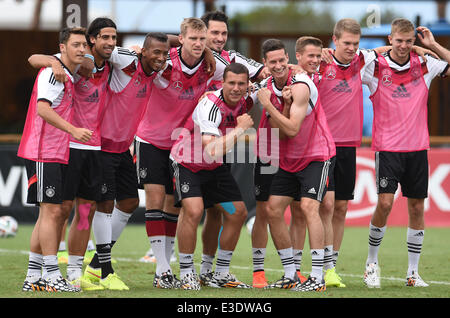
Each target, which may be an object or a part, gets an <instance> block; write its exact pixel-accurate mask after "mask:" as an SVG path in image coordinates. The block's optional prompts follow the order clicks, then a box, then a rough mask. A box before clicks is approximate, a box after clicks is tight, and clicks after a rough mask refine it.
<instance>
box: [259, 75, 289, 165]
mask: <svg viewBox="0 0 450 318" xmlns="http://www.w3.org/2000/svg"><path fill="white" fill-rule="evenodd" d="M291 84H292V71H291V70H289V75H288V80H287V83H286V86H290V85H291ZM273 85H274V83H273V77H272V76H270V77H269V78H268V79H267V89H268V90H270V92H271V93H272V95H271V96H270V101H271V102H272V105H273V106H275V108H276V109H278V110H279V111H280V112H283V109H284V100H283V97H278V96H277V95H276V94H275V91H274V88H273ZM271 129H272V126H271V125H270V122H269V117H267V115H266V111H265V110H263V111H262V114H261V120H260V122H259V126H258V131H257V132H256V142H255V148H256V150H255V153H256V155H257V157H259V158H260V159H261V160H262V161H263V162H269V161H270V160H271V159H273V158H278V159H279V158H280V157H281V156H282V155H283V153H284V151H283V149H282V148H281V146H282V145H283V143H280V142H279V140H277V142H276V143H274V144H273V143H272V131H271Z"/></svg>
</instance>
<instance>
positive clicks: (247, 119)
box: [236, 114, 253, 130]
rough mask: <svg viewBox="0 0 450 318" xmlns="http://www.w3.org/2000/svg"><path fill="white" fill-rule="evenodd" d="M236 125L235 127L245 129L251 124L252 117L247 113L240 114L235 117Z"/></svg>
mask: <svg viewBox="0 0 450 318" xmlns="http://www.w3.org/2000/svg"><path fill="white" fill-rule="evenodd" d="M236 121H237V125H236V128H242V129H243V130H247V129H248V128H250V127H252V126H253V119H252V117H251V116H250V115H249V114H242V115H240V116H238V117H236Z"/></svg>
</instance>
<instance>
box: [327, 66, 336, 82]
mask: <svg viewBox="0 0 450 318" xmlns="http://www.w3.org/2000/svg"><path fill="white" fill-rule="evenodd" d="M325 78H326V79H327V80H330V81H332V80H334V79H335V78H336V69H335V67H334V66H330V67H329V68H328V69H327V71H326V72H325Z"/></svg>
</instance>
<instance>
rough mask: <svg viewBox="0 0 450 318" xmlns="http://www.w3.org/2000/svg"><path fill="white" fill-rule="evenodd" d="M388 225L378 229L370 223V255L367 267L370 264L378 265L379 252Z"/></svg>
mask: <svg viewBox="0 0 450 318" xmlns="http://www.w3.org/2000/svg"><path fill="white" fill-rule="evenodd" d="M386 227H387V226H386V225H385V226H383V227H376V226H374V225H372V223H370V225H369V253H368V255H367V260H366V265H367V264H370V263H377V264H378V250H379V249H380V244H381V240H382V239H383V237H384V233H386Z"/></svg>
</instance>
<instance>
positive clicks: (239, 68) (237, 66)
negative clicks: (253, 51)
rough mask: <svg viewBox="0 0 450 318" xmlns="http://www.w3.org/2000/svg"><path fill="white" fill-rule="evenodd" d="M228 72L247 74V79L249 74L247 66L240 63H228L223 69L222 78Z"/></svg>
mask: <svg viewBox="0 0 450 318" xmlns="http://www.w3.org/2000/svg"><path fill="white" fill-rule="evenodd" d="M228 72H231V73H234V74H247V80H248V79H249V78H250V74H249V72H248V68H247V67H246V66H245V65H244V64H241V63H230V64H228V65H227V66H226V67H225V70H224V71H223V79H224V80H225V78H226V75H227V73H228Z"/></svg>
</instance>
